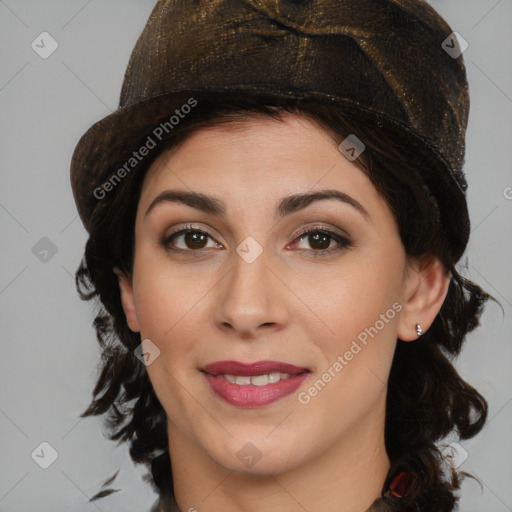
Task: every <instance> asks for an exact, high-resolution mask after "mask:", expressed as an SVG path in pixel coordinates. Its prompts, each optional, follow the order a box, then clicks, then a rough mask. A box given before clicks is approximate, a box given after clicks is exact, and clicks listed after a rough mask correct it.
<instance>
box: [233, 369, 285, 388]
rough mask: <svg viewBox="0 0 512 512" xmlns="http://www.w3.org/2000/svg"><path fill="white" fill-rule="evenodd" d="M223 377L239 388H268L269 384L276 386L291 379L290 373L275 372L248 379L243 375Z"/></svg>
mask: <svg viewBox="0 0 512 512" xmlns="http://www.w3.org/2000/svg"><path fill="white" fill-rule="evenodd" d="M223 377H224V378H225V379H226V380H227V381H229V382H231V384H238V385H239V386H244V385H245V386H246V385H248V384H252V385H253V386H266V385H267V384H274V383H276V382H279V381H280V380H284V379H289V378H290V374H289V373H280V372H273V373H267V374H266V375H254V376H253V377H246V376H241V375H223Z"/></svg>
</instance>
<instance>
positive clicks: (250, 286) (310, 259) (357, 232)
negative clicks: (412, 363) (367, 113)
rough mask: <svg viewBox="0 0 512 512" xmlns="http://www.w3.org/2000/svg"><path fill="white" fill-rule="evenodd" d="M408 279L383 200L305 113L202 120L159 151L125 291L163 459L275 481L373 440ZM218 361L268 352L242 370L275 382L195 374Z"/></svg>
mask: <svg viewBox="0 0 512 512" xmlns="http://www.w3.org/2000/svg"><path fill="white" fill-rule="evenodd" d="M320 191H323V192H324V193H325V198H324V199H319V198H318V196H314V194H318V193H319V192H320ZM327 191H329V192H327ZM162 194H163V195H162ZM165 194H167V200H166V199H165V197H166V196H165ZM179 194H183V195H184V196H186V198H185V199H183V200H179ZM199 194H200V196H199ZM334 194H337V198H336V197H335V196H334ZM310 195H311V198H310V199H308V197H309V196H310ZM156 198H160V200H158V201H157V202H154V201H155V199H156ZM187 198H188V199H187ZM184 229H188V230H190V231H189V233H176V232H179V231H181V230H184ZM306 230H307V231H310V233H309V234H308V233H303V232H304V231H306ZM173 233H175V234H174V235H173ZM417 286H418V275H417V273H416V272H415V271H413V270H411V268H410V267H409V265H408V263H407V259H406V254H405V252H404V248H403V246H402V243H401V241H400V237H399V233H398V230H397V225H396V223H395V221H394V219H393V216H392V213H391V211H390V209H389V207H388V206H387V204H386V202H385V201H384V200H383V199H382V198H381V196H380V195H379V194H378V193H377V190H376V189H375V187H374V186H373V185H372V183H371V181H370V180H369V179H368V177H367V176H366V175H365V173H364V172H363V171H362V170H361V169H360V168H358V167H357V166H356V165H355V164H354V162H352V161H349V160H348V159H347V158H346V157H345V156H344V154H342V153H341V152H340V150H339V149H338V147H337V144H336V143H335V142H334V141H333V140H332V139H331V137H330V136H329V135H328V134H327V133H326V132H325V131H324V130H322V129H321V128H319V127H318V126H317V125H315V124H313V123H311V122H310V121H308V120H307V119H306V118H303V117H301V116H294V115H290V114H286V115H284V117H283V121H282V122H279V121H276V120H273V119H270V118H260V117H258V118H252V119H251V120H246V121H244V122H242V123H239V124H237V125H236V126H235V125H228V126H217V127H214V128H211V129H201V130H198V131H196V132H194V133H193V134H192V135H191V136H190V137H189V138H188V139H187V140H186V141H185V142H184V143H183V144H182V145H181V146H179V147H178V148H177V149H176V150H175V151H173V152H166V153H163V154H162V155H160V156H159V158H158V159H157V160H156V161H155V163H154V164H153V165H152V167H151V169H150V170H149V172H148V174H147V176H146V178H145V181H144V184H143V189H142V194H141V198H140V202H139V206H138V211H137V217H136V225H135V261H134V269H133V280H132V282H131V283H128V282H126V281H125V282H124V284H123V285H122V292H123V293H122V299H123V306H124V308H125V312H126V314H127V319H128V321H129V325H130V327H131V328H132V329H133V330H135V331H140V334H141V340H150V341H151V343H149V342H147V341H145V342H144V345H143V346H144V348H145V352H148V353H149V354H150V355H149V359H148V362H149V364H148V366H147V371H148V373H149V377H150V379H151V382H152V385H153V387H154V390H155V392H156V394H157V396H158V398H159V400H160V402H161V404H162V406H163V407H164V409H165V411H166V413H167V415H168V419H169V423H168V424H169V436H170V439H171V459H172V458H173V451H172V447H173V446H174V449H175V451H179V450H186V453H188V454H189V455H190V454H195V455H194V456H196V457H199V458H201V457H202V458H204V460H208V461H210V462H214V463H215V464H216V465H220V466H221V467H223V468H225V469H228V470H232V471H238V472H248V473H266V472H270V473H273V474H275V473H278V472H283V471H286V470H289V469H292V468H297V467H299V466H300V465H301V464H307V463H310V462H311V461H312V460H314V459H315V457H318V456H320V455H321V454H323V453H325V452H326V450H327V449H328V448H329V449H330V450H333V453H334V452H335V451H336V450H338V449H339V450H345V452H346V450H352V449H354V447H353V446H352V444H349V443H350V442H351V441H353V440H354V439H355V437H354V436H356V435H361V434H362V433H363V432H366V433H368V432H372V431H374V433H375V435H377V434H378V432H380V431H381V430H382V425H383V421H384V412H385V396H386V383H387V379H388V374H389V370H390V365H391V362H392V358H393V353H394V350H395V345H396V339H397V336H400V337H401V338H402V339H413V338H414V337H415V336H414V333H413V328H414V327H413V326H414V325H415V321H416V320H418V319H413V318H409V317H408V316H407V315H408V313H407V311H408V308H407V307H406V304H407V301H408V300H409V299H410V298H411V296H413V295H414V292H415V290H416V289H417ZM424 329H425V327H424ZM158 351H159V352H158ZM225 361H231V362H232V361H235V362H238V363H242V364H246V365H250V364H252V363H256V362H260V361H271V363H269V366H260V367H259V368H258V367H257V366H256V367H253V368H252V369H253V370H254V371H253V372H252V373H253V374H262V373H264V374H273V375H271V376H270V381H269V382H268V383H267V381H268V379H269V377H259V378H256V379H254V380H251V381H249V377H247V374H245V380H244V379H243V378H242V377H243V376H244V370H243V369H240V368H239V367H237V366H236V365H235V366H232V365H231V366H230V365H227V366H222V365H221V366H220V367H217V372H220V373H219V374H218V375H217V376H213V375H210V376H208V375H207V373H205V371H204V369H205V367H207V365H211V364H212V363H215V362H225ZM277 363H286V364H289V365H294V366H295V367H297V370H295V371H296V372H302V371H304V370H305V369H307V370H308V371H307V372H306V373H302V374H300V375H295V376H293V375H292V373H293V370H290V372H287V371H286V370H287V369H288V368H286V367H283V366H281V367H280V366H279V365H278V364H277ZM210 370H211V367H210ZM211 373H215V371H211ZM249 373H251V372H250V371H249ZM281 373H290V375H291V376H290V377H289V378H286V375H281ZM223 374H228V375H230V374H231V375H234V376H236V375H238V376H239V377H240V378H238V379H236V378H235V382H234V383H232V382H230V381H229V380H228V379H231V380H233V378H231V377H228V378H226V377H224V376H223ZM278 375H279V379H281V380H279V382H277V381H278V377H277V376H278ZM236 380H238V383H237V382H236ZM249 382H251V383H249ZM256 383H257V384H260V385H255V384H256ZM315 383H316V384H315ZM173 443H174V444H173Z"/></svg>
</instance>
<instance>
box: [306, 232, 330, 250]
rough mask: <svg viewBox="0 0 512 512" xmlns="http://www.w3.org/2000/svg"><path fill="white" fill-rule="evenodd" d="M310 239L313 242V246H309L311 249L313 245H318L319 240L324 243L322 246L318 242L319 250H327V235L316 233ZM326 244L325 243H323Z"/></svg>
mask: <svg viewBox="0 0 512 512" xmlns="http://www.w3.org/2000/svg"><path fill="white" fill-rule="evenodd" d="M310 238H312V239H313V240H314V242H313V244H311V246H312V247H313V246H314V244H315V243H317V244H318V240H320V239H323V241H324V243H323V244H322V243H321V242H320V245H321V247H320V249H327V247H329V241H328V238H329V237H328V236H327V235H323V234H322V233H317V234H315V235H311V236H310ZM325 242H327V243H325Z"/></svg>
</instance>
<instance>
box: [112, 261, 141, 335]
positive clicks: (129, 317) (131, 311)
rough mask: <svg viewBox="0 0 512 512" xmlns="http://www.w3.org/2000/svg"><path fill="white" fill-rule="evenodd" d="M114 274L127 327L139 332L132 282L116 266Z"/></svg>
mask: <svg viewBox="0 0 512 512" xmlns="http://www.w3.org/2000/svg"><path fill="white" fill-rule="evenodd" d="M114 274H115V275H116V276H117V280H118V282H119V289H120V292H121V303H122V305H123V310H124V314H125V316H126V322H127V323H128V327H129V328H130V329H131V330H132V331H133V332H140V329H139V321H138V320H137V312H136V310H135V300H134V297H133V288H132V283H131V282H130V280H129V279H128V278H127V277H126V275H125V274H124V272H123V271H122V270H120V269H119V268H118V267H115V268H114Z"/></svg>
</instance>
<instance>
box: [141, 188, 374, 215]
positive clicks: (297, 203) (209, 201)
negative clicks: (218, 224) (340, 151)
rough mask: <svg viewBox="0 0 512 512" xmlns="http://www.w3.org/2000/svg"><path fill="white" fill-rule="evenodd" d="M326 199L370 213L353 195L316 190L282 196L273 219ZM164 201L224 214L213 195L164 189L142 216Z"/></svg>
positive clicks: (223, 209)
mask: <svg viewBox="0 0 512 512" xmlns="http://www.w3.org/2000/svg"><path fill="white" fill-rule="evenodd" d="M327 199H335V200H337V201H341V202H342V203H345V204H348V205H350V206H352V207H353V208H354V209H355V210H357V211H358V212H359V213H360V214H362V215H363V216H364V217H365V218H367V219H369V218H370V215H369V213H368V212H367V211H366V209H365V208H364V207H363V206H362V205H361V203H359V202H358V201H356V200H355V199H354V198H353V197H351V196H349V195H348V194H345V193H344V192H341V191H339V190H318V191H315V192H305V193H302V194H292V195H289V196H285V197H283V198H282V199H281V200H280V202H279V204H278V205H277V207H276V209H275V211H274V219H275V220H280V219H282V218H283V217H285V216H286V215H290V214H291V213H294V212H297V211H299V210H302V209H304V208H306V207H307V206H309V205H310V204H311V203H313V202H315V201H323V200H327ZM164 203H181V204H185V205H187V206H190V207H191V208H195V209H197V210H200V211H202V212H204V213H207V214H210V215H215V216H216V217H225V216H226V211H227V208H226V203H225V202H224V201H223V200H221V199H218V198H216V197H213V196H208V195H206V194H201V193H199V192H188V191H184V190H164V191H163V192H161V193H160V194H158V196H156V197H155V199H153V201H152V202H151V204H150V205H149V207H148V209H147V210H146V213H145V214H144V217H147V215H148V214H149V212H150V211H152V210H153V209H154V208H155V207H156V206H157V205H159V204H164Z"/></svg>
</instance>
